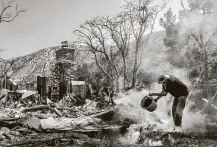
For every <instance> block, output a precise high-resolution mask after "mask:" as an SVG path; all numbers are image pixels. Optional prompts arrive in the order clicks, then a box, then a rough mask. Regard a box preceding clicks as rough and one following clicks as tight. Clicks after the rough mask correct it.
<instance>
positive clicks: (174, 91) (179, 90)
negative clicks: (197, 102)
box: [149, 75, 189, 129]
mask: <svg viewBox="0 0 217 147" xmlns="http://www.w3.org/2000/svg"><path fill="white" fill-rule="evenodd" d="M158 84H162V91H161V92H160V93H150V94H149V96H158V97H157V98H156V99H155V101H158V100H159V99H160V98H161V97H163V96H166V95H167V94H168V93H170V94H171V95H172V96H173V97H174V100H173V105H172V116H173V122H174V125H175V128H178V127H181V126H182V115H183V110H184V108H185V104H186V100H187V97H188V94H189V89H188V87H187V86H186V85H185V84H184V83H183V82H181V81H180V80H179V79H178V78H176V77H174V76H172V75H160V77H159V80H158ZM175 128H174V129H175Z"/></svg>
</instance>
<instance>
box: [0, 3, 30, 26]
mask: <svg viewBox="0 0 217 147" xmlns="http://www.w3.org/2000/svg"><path fill="white" fill-rule="evenodd" d="M13 2H14V1H13V0H12V1H10V2H9V3H8V4H7V5H5V4H4V2H2V5H1V6H2V10H1V12H0V23H1V22H11V21H13V20H14V19H15V18H16V17H18V16H19V14H20V13H23V12H26V10H25V9H18V5H16V6H13ZM11 8H15V10H14V11H15V13H14V14H13V13H12V12H8V11H9V10H10V9H11Z"/></svg>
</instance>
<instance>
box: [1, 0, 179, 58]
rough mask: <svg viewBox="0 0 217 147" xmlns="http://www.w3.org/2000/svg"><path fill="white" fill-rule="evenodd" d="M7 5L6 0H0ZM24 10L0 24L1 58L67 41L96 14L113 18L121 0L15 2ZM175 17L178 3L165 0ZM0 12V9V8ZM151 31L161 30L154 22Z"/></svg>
mask: <svg viewBox="0 0 217 147" xmlns="http://www.w3.org/2000/svg"><path fill="white" fill-rule="evenodd" d="M0 1H2V0H0ZM4 1H5V3H7V2H8V1H9V0H4ZM14 2H15V4H18V6H19V8H24V9H26V10H27V11H26V12H25V13H22V14H20V15H19V17H17V18H16V19H15V20H14V21H13V22H10V23H1V24H0V49H4V51H3V52H2V53H1V56H2V57H3V58H5V59H10V58H13V57H18V56H24V55H27V54H29V53H32V52H35V51H38V50H40V49H43V48H46V47H52V46H57V45H60V43H61V41H64V40H69V41H70V40H71V38H72V32H73V30H75V29H77V28H78V27H79V25H80V24H82V23H84V22H85V20H88V19H90V18H91V17H95V16H98V15H114V14H116V13H118V12H120V11H121V8H120V6H121V3H122V0H15V1H14ZM169 7H172V9H173V11H174V12H175V13H177V14H178V11H179V10H180V9H181V6H180V0H169V3H168V5H167V8H166V9H165V10H164V12H162V13H161V14H160V15H159V17H161V16H163V13H165V11H166V10H167V9H168V8H169ZM0 10H1V8H0ZM155 30H156V31H157V30H162V28H161V27H160V26H159V23H156V26H155Z"/></svg>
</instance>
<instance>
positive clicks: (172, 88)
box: [163, 76, 189, 98]
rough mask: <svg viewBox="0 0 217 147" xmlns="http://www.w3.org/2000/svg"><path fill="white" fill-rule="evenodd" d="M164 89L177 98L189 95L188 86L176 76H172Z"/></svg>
mask: <svg viewBox="0 0 217 147" xmlns="http://www.w3.org/2000/svg"><path fill="white" fill-rule="evenodd" d="M163 91H165V92H168V93H170V94H171V95H172V96H174V97H175V98H178V97H180V96H188V94H189V90H188V87H187V86H186V85H185V84H184V83H183V82H182V81H180V80H179V79H178V78H176V77H174V76H170V78H169V79H167V81H166V83H165V84H164V85H163Z"/></svg>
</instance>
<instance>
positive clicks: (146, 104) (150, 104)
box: [140, 96, 157, 112]
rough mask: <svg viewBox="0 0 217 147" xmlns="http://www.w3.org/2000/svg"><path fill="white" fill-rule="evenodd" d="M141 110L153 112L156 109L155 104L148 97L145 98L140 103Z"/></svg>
mask: <svg viewBox="0 0 217 147" xmlns="http://www.w3.org/2000/svg"><path fill="white" fill-rule="evenodd" d="M140 105H141V107H142V108H143V109H146V110H148V111H150V112H153V111H154V110H155V109H156V108H157V103H156V102H155V101H154V99H153V98H152V97H150V96H145V97H144V98H143V99H142V100H141V103H140Z"/></svg>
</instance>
